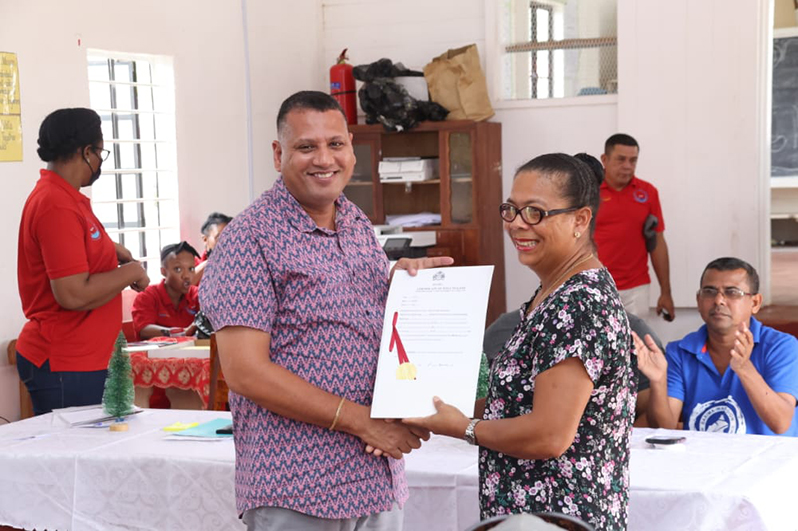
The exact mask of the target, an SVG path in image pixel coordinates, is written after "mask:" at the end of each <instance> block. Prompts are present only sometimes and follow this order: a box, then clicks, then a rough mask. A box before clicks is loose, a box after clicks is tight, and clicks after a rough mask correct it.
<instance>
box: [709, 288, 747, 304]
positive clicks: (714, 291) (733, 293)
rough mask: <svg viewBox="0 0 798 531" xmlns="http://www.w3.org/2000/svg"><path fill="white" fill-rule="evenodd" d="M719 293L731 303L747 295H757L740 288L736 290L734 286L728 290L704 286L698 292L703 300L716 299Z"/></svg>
mask: <svg viewBox="0 0 798 531" xmlns="http://www.w3.org/2000/svg"><path fill="white" fill-rule="evenodd" d="M718 293H720V294H722V295H723V298H724V299H726V300H729V301H736V300H739V299H742V298H743V297H745V296H746V295H755V293H748V292H747V291H743V290H741V289H740V288H735V287H734V286H729V287H728V288H723V289H718V288H716V287H714V286H704V287H703V288H701V289H700V290H698V296H699V297H701V298H702V299H710V300H712V299H714V298H715V297H717V296H718Z"/></svg>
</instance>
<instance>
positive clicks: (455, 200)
mask: <svg viewBox="0 0 798 531" xmlns="http://www.w3.org/2000/svg"><path fill="white" fill-rule="evenodd" d="M449 176H450V178H451V180H450V182H451V197H450V201H451V205H452V212H451V215H452V223H453V224H456V225H458V224H459V225H464V224H468V223H471V222H472V221H474V206H473V205H474V201H473V193H474V192H473V186H472V184H473V178H474V161H473V154H472V149H471V134H470V133H467V132H453V133H450V134H449Z"/></svg>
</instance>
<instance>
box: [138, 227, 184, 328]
mask: <svg viewBox="0 0 798 531" xmlns="http://www.w3.org/2000/svg"><path fill="white" fill-rule="evenodd" d="M197 256H198V253H197V251H196V250H195V249H194V248H193V247H192V246H191V245H189V244H188V243H187V242H180V243H176V244H172V245H167V246H166V247H164V248H163V249H162V250H161V274H162V275H163V276H164V280H163V281H161V283H160V284H156V285H153V286H149V287H148V288H147V289H145V290H144V291H143V292H141V293H139V294H138V296H137V297H136V300H135V301H133V312H132V313H133V328H134V329H135V331H136V334H137V335H138V337H139V339H142V340H143V339H150V338H153V337H159V336H170V335H181V336H182V335H189V336H190V335H194V333H195V332H196V327H195V326H194V316H195V315H196V314H197V311H199V300H198V298H197V286H193V285H192V281H193V280H194V258H195V257H197Z"/></svg>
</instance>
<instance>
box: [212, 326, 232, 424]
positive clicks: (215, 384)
mask: <svg viewBox="0 0 798 531" xmlns="http://www.w3.org/2000/svg"><path fill="white" fill-rule="evenodd" d="M210 355H211V356H210V366H211V367H210V369H211V382H210V386H209V388H208V409H212V410H215V411H225V410H227V409H229V408H228V406H227V393H228V391H229V389H228V387H227V383H226V382H225V381H224V375H222V366H221V363H220V362H219V349H218V348H217V346H216V334H211V352H210Z"/></svg>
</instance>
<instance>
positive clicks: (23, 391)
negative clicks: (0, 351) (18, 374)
mask: <svg viewBox="0 0 798 531" xmlns="http://www.w3.org/2000/svg"><path fill="white" fill-rule="evenodd" d="M8 364H9V365H11V366H12V367H16V366H17V340H16V339H12V340H11V341H9V342H8ZM32 416H33V402H32V401H31V399H30V393H28V388H27V387H25V384H24V383H22V381H20V382H19V418H20V419H27V418H30V417H32Z"/></svg>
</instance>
